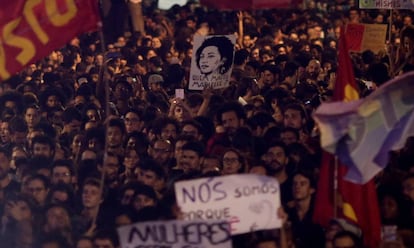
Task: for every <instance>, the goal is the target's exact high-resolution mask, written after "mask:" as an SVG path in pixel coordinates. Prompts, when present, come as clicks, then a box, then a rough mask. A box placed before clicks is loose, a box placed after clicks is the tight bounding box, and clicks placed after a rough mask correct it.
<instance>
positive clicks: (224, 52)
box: [188, 35, 236, 90]
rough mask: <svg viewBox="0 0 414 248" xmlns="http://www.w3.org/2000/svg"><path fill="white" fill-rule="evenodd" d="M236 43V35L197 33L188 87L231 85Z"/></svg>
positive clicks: (197, 88) (222, 86)
mask: <svg viewBox="0 0 414 248" xmlns="http://www.w3.org/2000/svg"><path fill="white" fill-rule="evenodd" d="M235 43H236V36H235V35H212V36H202V35H195V36H194V46H193V56H192V59H191V71H190V82H189V87H188V88H189V89H190V90H203V89H204V88H206V87H212V88H213V89H220V88H226V87H227V86H229V82H230V77H231V71H232V69H233V58H234V45H235Z"/></svg>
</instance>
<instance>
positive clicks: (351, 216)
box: [313, 29, 381, 248]
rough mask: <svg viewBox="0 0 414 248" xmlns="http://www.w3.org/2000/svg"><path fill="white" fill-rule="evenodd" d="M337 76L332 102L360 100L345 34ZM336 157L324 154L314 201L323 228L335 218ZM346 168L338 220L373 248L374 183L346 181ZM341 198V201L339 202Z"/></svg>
mask: <svg viewBox="0 0 414 248" xmlns="http://www.w3.org/2000/svg"><path fill="white" fill-rule="evenodd" d="M338 64H339V66H338V72H337V79H336V84H335V89H334V97H333V99H334V100H335V101H351V100H356V99H358V98H359V95H358V92H357V90H356V89H357V86H356V82H355V77H354V72H353V68H352V62H351V59H350V57H349V54H348V46H347V40H346V36H345V35H344V30H343V29H342V30H341V37H340V40H339V57H338ZM335 163H336V162H335V157H334V156H333V155H331V154H329V153H327V152H324V153H323V157H322V164H321V168H320V175H319V182H318V190H317V194H316V201H315V211H314V216H313V219H314V221H315V222H316V223H319V224H321V225H322V226H325V227H326V226H328V224H329V220H330V219H332V218H333V217H334V205H335V203H334V193H335V192H334V178H335V176H334V168H335ZM346 171H347V167H346V166H345V165H343V164H341V163H340V162H339V161H338V171H337V183H338V191H337V193H338V195H339V197H338V200H337V205H339V203H341V205H340V206H336V207H337V217H339V218H346V219H348V220H350V221H352V222H354V223H356V224H357V225H358V226H359V227H360V228H361V230H362V232H363V235H364V243H365V245H366V246H367V247H370V248H374V247H375V248H376V247H378V244H379V242H380V239H381V220H380V213H379V206H378V199H377V192H376V187H375V183H374V181H373V180H371V181H369V182H368V183H366V184H364V185H360V184H354V183H351V182H348V181H345V180H344V179H343V178H344V176H345V174H346ZM339 198H340V199H339Z"/></svg>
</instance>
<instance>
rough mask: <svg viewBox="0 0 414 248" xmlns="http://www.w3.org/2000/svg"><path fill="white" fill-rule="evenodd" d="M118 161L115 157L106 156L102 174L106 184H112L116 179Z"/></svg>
mask: <svg viewBox="0 0 414 248" xmlns="http://www.w3.org/2000/svg"><path fill="white" fill-rule="evenodd" d="M119 164H120V163H119V160H118V157H115V156H107V157H106V159H105V166H104V168H103V169H104V173H105V178H106V180H107V181H108V182H113V181H115V180H116V179H117V177H118V169H119Z"/></svg>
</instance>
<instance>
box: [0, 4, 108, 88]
mask: <svg viewBox="0 0 414 248" xmlns="http://www.w3.org/2000/svg"><path fill="white" fill-rule="evenodd" d="M0 3H1V6H2V8H0V30H2V32H0V81H2V80H5V79H7V78H8V77H10V76H12V75H13V74H14V73H16V72H18V71H20V70H21V69H22V68H24V67H25V66H26V65H27V64H30V63H33V62H35V61H36V60H38V59H40V58H43V57H45V56H47V55H48V54H49V53H50V52H51V51H53V49H57V48H61V47H62V46H64V45H65V44H66V43H67V42H68V41H70V40H71V39H72V38H74V37H75V36H77V35H79V34H81V33H84V32H88V31H93V30H96V29H97V27H98V23H99V22H100V16H99V9H98V1H96V0H55V1H52V3H55V4H56V5H54V4H47V2H46V1H45V0H41V1H26V0H15V1H8V0H0Z"/></svg>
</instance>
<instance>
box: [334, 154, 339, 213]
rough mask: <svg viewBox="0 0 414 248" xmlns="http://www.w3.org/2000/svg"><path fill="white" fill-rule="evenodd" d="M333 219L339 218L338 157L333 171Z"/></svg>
mask: <svg viewBox="0 0 414 248" xmlns="http://www.w3.org/2000/svg"><path fill="white" fill-rule="evenodd" d="M333 187H334V190H333V217H334V218H335V219H336V218H337V217H338V156H335V160H334V171H333Z"/></svg>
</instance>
